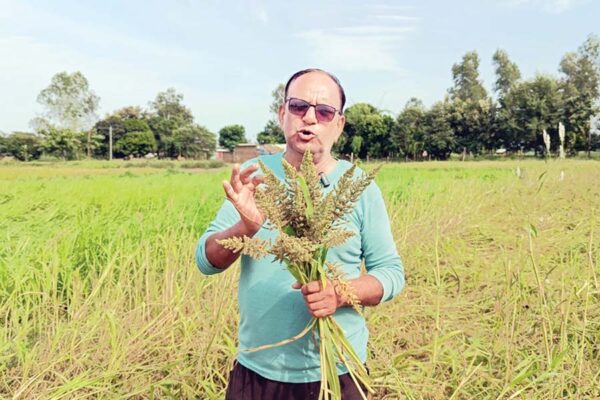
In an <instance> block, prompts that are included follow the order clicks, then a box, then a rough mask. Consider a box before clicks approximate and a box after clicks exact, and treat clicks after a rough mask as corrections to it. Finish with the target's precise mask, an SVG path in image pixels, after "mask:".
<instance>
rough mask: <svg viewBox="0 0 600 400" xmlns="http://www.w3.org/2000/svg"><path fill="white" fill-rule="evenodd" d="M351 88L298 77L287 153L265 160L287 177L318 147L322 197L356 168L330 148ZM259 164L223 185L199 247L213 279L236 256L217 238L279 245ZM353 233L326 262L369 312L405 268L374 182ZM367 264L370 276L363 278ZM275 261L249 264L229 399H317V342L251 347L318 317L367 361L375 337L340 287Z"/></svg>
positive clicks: (329, 79)
mask: <svg viewBox="0 0 600 400" xmlns="http://www.w3.org/2000/svg"><path fill="white" fill-rule="evenodd" d="M345 101H346V96H345V94H344V90H343V88H342V86H341V84H340V83H339V81H338V80H337V78H335V77H334V76H333V75H331V74H330V73H328V72H325V71H322V70H317V69H308V70H303V71H299V72H297V73H296V74H294V75H292V77H291V78H290V79H289V81H288V82H287V84H286V86H285V102H284V104H282V105H281V106H280V108H279V114H278V116H279V123H280V125H281V127H282V129H283V132H284V134H285V139H286V143H287V149H286V151H285V153H284V154H283V155H282V154H281V153H280V154H275V155H268V156H262V157H261V160H262V161H263V162H264V163H265V165H266V166H267V167H268V168H269V169H271V170H272V171H273V172H274V173H275V175H276V176H277V177H279V178H280V179H283V177H284V173H283V167H282V158H283V159H285V160H286V161H287V162H289V163H290V164H291V165H293V166H294V167H296V168H299V166H300V164H301V161H302V157H303V155H304V152H305V151H307V150H308V149H310V151H311V152H312V153H313V162H314V164H315V167H316V169H317V172H319V173H322V174H323V175H322V176H324V177H326V179H323V180H322V182H323V188H322V190H323V191H324V192H327V191H330V190H332V189H333V187H334V186H335V184H336V182H337V181H338V180H339V178H340V177H341V176H342V174H343V173H344V172H345V171H346V170H347V169H348V168H350V166H351V164H350V163H348V162H346V161H342V160H336V159H335V158H334V157H333V156H332V154H331V148H332V146H333V145H334V143H335V142H336V141H337V140H338V138H339V136H340V135H341V133H342V130H343V128H344V123H345V117H344V114H343V109H344V105H345ZM257 171H258V165H257V164H256V162H255V160H250V161H249V162H247V163H245V165H244V166H242V168H241V169H240V167H238V166H237V165H236V166H234V167H233V171H232V174H231V179H230V180H229V181H225V182H223V187H224V190H225V193H226V195H227V199H228V201H226V202H225V203H224V204H223V206H222V207H221V209H220V211H219V212H218V214H217V217H216V218H215V220H214V221H213V222H212V223H211V224H210V226H209V227H208V229H207V230H206V232H205V233H204V235H202V237H201V238H200V240H199V242H198V247H197V250H196V260H197V263H198V266H199V268H200V270H201V271H202V272H203V273H205V274H214V273H218V272H221V271H223V270H225V269H227V268H228V267H229V266H230V265H232V263H233V262H234V261H235V260H236V259H237V258H238V254H236V253H233V252H232V251H230V250H227V249H225V248H224V247H222V246H221V245H219V244H218V243H217V240H221V239H226V238H231V237H234V236H237V237H240V236H244V235H246V236H249V237H252V236H254V235H258V237H261V238H263V239H272V238H273V237H275V235H276V232H274V231H271V230H267V229H265V228H264V227H263V223H264V222H265V218H264V216H263V215H262V213H261V212H260V210H259V209H258V208H257V206H256V203H255V201H254V193H255V191H256V190H257V186H259V185H260V184H261V183H262V178H261V176H260V175H258V174H255V173H256V172H257ZM346 223H347V226H346V228H347V229H351V230H353V231H354V232H355V235H354V236H353V237H352V238H350V239H349V240H348V241H347V242H346V243H344V244H343V245H341V246H337V247H334V248H332V249H330V250H329V252H328V255H327V260H328V261H329V262H334V263H336V264H337V265H339V266H341V268H342V269H343V271H344V272H346V277H347V278H348V279H350V283H351V285H352V287H353V288H354V290H355V293H356V295H357V296H358V298H359V300H360V302H361V304H362V305H365V306H374V305H377V304H379V303H380V302H382V301H387V300H390V299H391V298H392V297H393V296H395V295H396V294H398V293H399V292H400V290H401V289H402V287H403V286H404V271H403V267H402V263H401V261H400V257H399V256H398V254H397V252H396V247H395V244H394V240H393V237H392V234H391V229H390V224H389V220H388V216H387V212H386V209H385V204H384V202H383V198H382V196H381V192H380V191H379V188H378V187H377V185H376V184H375V183H374V182H373V183H371V185H369V187H368V188H367V189H366V190H365V191H364V192H363V194H362V195H361V197H360V199H359V201H358V202H357V204H356V205H355V207H354V209H353V211H352V212H351V213H350V214H349V215H348V216H347V217H346ZM363 259H364V261H365V267H366V270H367V273H366V274H362V275H361V273H360V269H361V261H362V260H363ZM273 261H274V260H273V258H272V257H270V256H269V257H265V258H263V259H258V260H255V259H252V258H249V257H246V256H243V257H242V260H241V272H240V282H239V288H238V301H239V308H240V326H239V342H240V344H239V348H240V350H241V351H240V352H239V354H238V357H237V360H236V364H235V367H234V369H233V371H232V372H231V376H230V379H229V385H228V388H227V398H228V399H257V400H259V399H261V400H263V399H267V400H268V399H302V400H306V399H316V398H317V397H318V393H319V386H320V382H319V380H320V376H321V375H320V368H319V365H320V361H319V352H318V347H316V344H315V339H314V338H313V337H312V336H311V335H310V334H308V335H305V336H304V337H302V338H301V339H299V340H296V341H294V342H292V343H289V344H285V345H283V346H279V347H274V348H269V349H265V350H260V351H257V352H244V351H243V349H250V348H255V347H258V346H262V345H266V344H272V343H277V342H280V341H282V340H285V339H288V338H291V337H293V336H295V335H297V334H298V333H299V332H300V331H302V329H303V328H304V327H305V326H306V324H307V322H308V321H309V320H310V318H311V316H314V317H324V316H328V315H334V317H335V319H336V321H337V322H338V323H339V324H340V325H341V326H342V328H343V329H344V331H345V334H346V337H347V338H348V340H349V341H350V342H351V343H352V345H353V346H354V349H355V350H356V352H357V354H358V355H359V356H360V357H361V359H362V361H363V362H365V361H366V356H367V354H366V346H367V339H368V330H367V328H366V325H365V321H364V318H363V317H362V316H360V315H359V314H358V313H356V312H355V311H354V310H353V309H352V308H351V307H348V305H347V304H346V303H345V301H344V300H343V299H342V298H341V297H340V296H339V295H338V294H337V293H336V291H335V288H334V285H326V286H325V288H322V287H321V285H320V284H319V282H311V283H308V284H306V285H304V286H301V285H300V284H298V283H296V282H294V279H293V278H292V276H291V274H290V273H289V272H287V270H286V269H285V268H284V266H282V265H280V264H279V265H278V264H277V263H274V262H273ZM338 373H339V374H340V382H341V387H342V393H343V394H342V396H343V399H345V400H349V399H358V398H360V396H359V392H358V390H357V388H356V387H355V385H354V383H353V382H352V380H351V378H350V377H349V376H348V374H347V373H346V371H344V370H343V369H341V368H339V369H338Z"/></svg>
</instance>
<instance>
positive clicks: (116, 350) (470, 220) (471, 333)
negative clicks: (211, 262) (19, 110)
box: [0, 161, 600, 399]
mask: <svg viewBox="0 0 600 400" xmlns="http://www.w3.org/2000/svg"><path fill="white" fill-rule="evenodd" d="M114 165H115V164H108V163H107V162H95V163H94V162H91V163H85V162H84V163H71V164H58V165H43V164H41V165H37V166H20V165H11V164H9V165H0V243H1V244H2V245H1V246H0V321H1V323H0V398H15V399H38V398H39V399H59V398H64V399H74V398H78V399H79V398H94V399H96V398H102V399H104V398H106V399H113V398H199V399H219V398H223V395H224V387H225V384H226V379H227V374H228V371H229V369H230V367H231V363H232V361H233V358H234V357H235V348H236V330H237V327H236V325H237V317H236V315H237V304H236V280H237V271H236V268H232V269H231V270H229V271H228V272H226V273H224V274H220V275H219V276H216V277H209V278H206V277H204V276H202V275H201V274H200V273H199V272H198V270H197V268H196V266H195V262H194V258H193V253H194V248H195V244H196V240H197V238H198V237H199V236H200V235H201V234H202V232H203V231H204V229H205V227H206V226H207V224H208V222H210V220H211V219H212V217H213V216H214V214H215V213H216V210H217V208H218V207H219V205H220V204H221V202H222V201H223V197H224V196H223V193H222V189H221V185H220V182H221V180H223V179H225V178H226V177H227V176H228V170H227V169H223V168H221V169H212V170H211V169H206V170H205V169H183V168H179V167H180V166H179V165H178V164H177V163H173V164H171V165H169V166H168V167H169V168H166V169H165V168H156V167H157V166H158V165H159V164H153V165H149V164H144V165H130V168H123V165H120V167H121V168H114V167H113V166H114ZM517 167H519V168H520V171H521V176H520V177H519V176H517V175H516V173H515V171H516V168H517ZM367 168H369V166H367ZM377 182H378V184H379V185H380V187H381V188H382V191H383V193H384V196H385V199H386V203H387V206H388V211H389V214H390V219H391V221H392V226H393V230H394V235H395V239H396V243H397V247H398V250H399V252H400V254H401V256H402V259H403V262H404V265H405V269H406V281H407V286H406V288H405V290H404V291H403V292H402V294H401V295H400V296H398V298H396V299H395V300H394V301H392V302H389V303H386V304H384V305H381V306H379V307H376V308H373V309H369V310H367V312H366V316H367V318H368V323H369V327H370V330H371V340H370V359H369V361H368V366H369V368H370V370H371V374H372V376H373V377H374V381H375V384H376V388H377V391H378V394H377V396H376V398H385V399H448V398H451V399H561V398H569V399H571V398H572V399H597V398H600V387H599V382H600V163H599V162H597V161H564V162H558V161H551V162H548V163H544V162H543V161H505V162H467V163H460V162H446V163H442V162H440V163H437V162H431V163H414V164H387V165H385V166H384V168H383V169H382V171H381V172H380V174H379V176H378V178H377Z"/></svg>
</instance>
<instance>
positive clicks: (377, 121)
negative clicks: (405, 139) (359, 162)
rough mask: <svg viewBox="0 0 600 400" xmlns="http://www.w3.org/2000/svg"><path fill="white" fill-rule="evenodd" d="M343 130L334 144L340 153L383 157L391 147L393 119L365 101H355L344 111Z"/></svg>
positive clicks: (364, 156) (361, 156) (362, 156)
mask: <svg viewBox="0 0 600 400" xmlns="http://www.w3.org/2000/svg"><path fill="white" fill-rule="evenodd" d="M344 114H345V115H346V125H345V126H344V132H343V133H342V136H341V137H340V139H339V140H338V142H337V143H336V144H335V146H334V150H335V151H337V152H340V153H342V154H350V153H353V154H354V155H355V156H358V157H360V158H366V157H367V156H369V157H385V156H387V151H388V150H389V148H390V147H391V144H390V134H391V130H392V127H393V124H394V120H393V119H392V118H391V117H389V116H387V118H386V116H384V115H382V114H381V112H380V111H379V110H378V109H377V108H375V107H373V106H372V105H370V104H367V103H357V104H354V105H352V106H351V107H349V108H348V109H347V110H346V112H345V113H344Z"/></svg>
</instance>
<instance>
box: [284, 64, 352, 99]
mask: <svg viewBox="0 0 600 400" xmlns="http://www.w3.org/2000/svg"><path fill="white" fill-rule="evenodd" d="M288 97H296V98H299V99H302V100H306V101H309V102H311V101H316V102H318V103H325V104H330V105H333V106H337V107H340V106H341V104H340V103H341V98H340V90H339V88H338V86H337V84H336V83H335V82H334V81H333V79H331V77H330V76H328V75H327V74H324V73H322V72H318V71H315V72H309V73H306V74H304V75H301V76H299V77H298V78H296V79H295V80H294V81H293V82H292V83H291V84H290V87H289V88H288Z"/></svg>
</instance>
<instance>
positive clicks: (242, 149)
mask: <svg viewBox="0 0 600 400" xmlns="http://www.w3.org/2000/svg"><path fill="white" fill-rule="evenodd" d="M285 149H286V145H285V143H284V144H263V145H257V144H252V143H239V144H237V145H236V146H235V147H234V149H233V151H230V150H228V149H223V148H219V149H217V151H216V152H215V159H217V160H220V161H223V162H226V163H243V162H244V161H247V160H250V159H251V158H256V157H258V156H261V155H266V154H275V153H282V152H284V151H285Z"/></svg>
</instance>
